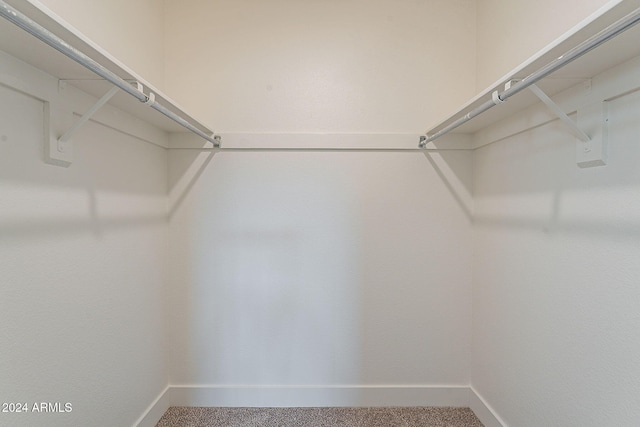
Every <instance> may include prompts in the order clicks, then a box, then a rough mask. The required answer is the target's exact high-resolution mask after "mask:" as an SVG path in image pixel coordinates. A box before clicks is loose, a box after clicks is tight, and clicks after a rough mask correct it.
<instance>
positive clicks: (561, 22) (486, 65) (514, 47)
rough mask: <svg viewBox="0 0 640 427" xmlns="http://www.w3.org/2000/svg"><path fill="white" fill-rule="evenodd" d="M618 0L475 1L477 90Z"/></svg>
mask: <svg viewBox="0 0 640 427" xmlns="http://www.w3.org/2000/svg"><path fill="white" fill-rule="evenodd" d="M616 1H618V0H613V1H609V0H563V1H555V0H538V1H524V0H520V1H513V0H510V1H504V0H478V22H477V29H478V33H477V38H476V43H477V55H478V62H477V88H476V89H477V90H478V91H480V90H482V89H484V88H485V87H487V86H489V85H490V84H492V83H494V82H495V81H496V80H498V79H499V78H500V77H502V76H504V75H505V74H507V73H508V72H509V71H511V70H512V69H514V68H515V67H516V66H518V65H520V64H521V63H522V62H524V61H525V60H527V59H528V58H529V57H530V56H532V55H533V54H535V53H536V52H538V51H539V50H541V49H542V48H544V47H545V46H547V45H548V44H550V43H551V42H553V41H554V40H555V39H557V38H558V37H560V36H561V35H563V34H564V33H566V32H567V31H568V30H569V29H571V28H572V27H573V26H574V25H577V24H578V23H579V22H580V21H582V20H583V19H585V18H587V17H588V16H590V15H591V14H592V13H594V12H596V11H597V10H598V9H599V8H600V7H602V6H604V5H605V4H608V3H614V2H616Z"/></svg>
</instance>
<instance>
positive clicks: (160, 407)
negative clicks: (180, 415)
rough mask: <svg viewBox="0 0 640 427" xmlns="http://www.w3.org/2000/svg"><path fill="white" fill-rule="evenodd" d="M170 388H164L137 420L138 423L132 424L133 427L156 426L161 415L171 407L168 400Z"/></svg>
mask: <svg viewBox="0 0 640 427" xmlns="http://www.w3.org/2000/svg"><path fill="white" fill-rule="evenodd" d="M170 388H171V387H170V386H167V387H165V389H164V390H163V391H162V393H160V395H159V396H158V397H157V398H156V400H154V401H153V403H152V404H151V405H149V407H148V408H147V410H146V411H145V412H144V413H143V414H142V416H140V418H138V421H136V422H135V423H134V424H133V426H134V427H155V425H156V424H158V421H160V418H162V415H163V414H164V413H165V412H167V409H169V406H171V401H170V399H169V389H170Z"/></svg>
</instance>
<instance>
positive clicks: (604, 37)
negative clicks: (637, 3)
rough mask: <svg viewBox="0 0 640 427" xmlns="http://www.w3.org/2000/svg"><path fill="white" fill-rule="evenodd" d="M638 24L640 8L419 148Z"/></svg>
mask: <svg viewBox="0 0 640 427" xmlns="http://www.w3.org/2000/svg"><path fill="white" fill-rule="evenodd" d="M638 22H640V8H638V9H636V10H634V11H633V12H631V13H630V14H628V15H627V16H625V17H623V18H621V19H619V20H618V21H616V22H614V23H613V24H611V25H610V26H608V27H607V28H605V29H604V30H602V31H600V32H599V33H597V34H595V35H593V36H592V37H589V38H588V39H587V40H585V41H583V42H582V43H580V44H579V45H577V46H576V47H574V48H573V49H571V50H569V51H567V52H566V53H565V54H563V55H561V56H560V57H558V58H556V59H554V60H553V61H551V62H549V63H548V64H547V65H545V66H544V67H542V68H540V69H539V70H537V71H535V72H533V73H531V74H529V75H528V76H527V77H525V78H524V79H522V80H520V81H518V82H517V83H514V84H513V85H511V87H509V88H507V89H505V90H504V92H502V93H500V92H498V91H497V90H496V91H495V92H493V94H492V99H491V100H489V101H487V102H485V103H484V104H482V105H480V106H479V107H477V108H475V109H473V110H471V111H470V112H468V113H467V114H465V115H464V116H462V117H460V118H458V119H457V120H456V121H454V122H453V123H451V124H449V125H448V126H446V127H444V128H442V129H441V130H439V131H438V132H436V133H434V134H433V135H428V136H427V137H426V138H424V137H423V139H421V140H420V144H419V147H420V148H424V147H425V145H426V144H427V143H429V142H431V141H433V140H435V139H437V138H439V137H441V136H442V135H444V134H446V133H449V132H451V131H452V130H453V129H455V128H457V127H459V126H461V125H463V124H464V123H466V122H468V121H469V120H471V119H473V118H474V117H476V116H478V115H480V114H482V113H484V112H485V111H487V110H488V109H490V108H492V107H494V106H495V105H498V104H500V103H502V102H504V101H506V100H507V99H508V98H510V97H512V96H513V95H515V94H516V93H518V92H521V91H522V90H524V89H526V88H528V87H529V86H531V85H532V84H534V83H536V82H538V81H539V80H542V79H543V78H545V77H547V76H548V75H549V74H551V73H553V72H555V71H557V70H559V69H560V68H562V67H564V66H565V65H567V64H568V63H570V62H571V61H573V60H575V59H577V58H579V57H581V56H582V55H584V54H585V53H587V52H589V51H591V50H593V49H595V48H596V47H598V46H600V45H601V44H603V43H605V42H606V41H608V40H610V39H612V38H614V37H615V36H617V35H618V34H620V33H622V32H624V31H626V30H628V29H629V28H631V27H632V26H634V25H635V24H637V23H638Z"/></svg>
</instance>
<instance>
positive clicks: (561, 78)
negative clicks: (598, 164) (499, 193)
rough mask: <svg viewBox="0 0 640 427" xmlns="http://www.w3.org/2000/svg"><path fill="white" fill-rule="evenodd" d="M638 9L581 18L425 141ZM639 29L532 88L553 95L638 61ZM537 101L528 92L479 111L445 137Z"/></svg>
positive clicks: (617, 6)
mask: <svg viewBox="0 0 640 427" xmlns="http://www.w3.org/2000/svg"><path fill="white" fill-rule="evenodd" d="M638 7H640V1H639V0H619V1H617V2H616V1H614V2H610V3H609V4H608V5H607V6H605V7H603V9H601V10H600V11H599V13H596V14H594V15H592V16H591V17H589V18H587V19H586V20H584V21H583V22H581V23H580V24H578V25H577V26H576V27H574V28H573V29H572V30H570V31H569V32H567V33H565V34H564V35H563V36H561V37H560V38H558V39H556V40H555V41H554V42H553V43H551V44H550V45H549V46H547V47H545V48H544V49H542V50H541V51H539V52H538V53H537V54H536V55H534V56H533V57H531V58H529V60H527V61H525V62H524V63H522V64H521V65H519V66H518V67H517V68H515V69H514V70H512V71H511V72H509V73H508V74H506V75H505V76H504V77H502V78H501V79H499V80H498V81H497V82H495V83H494V84H492V85H491V86H489V87H487V88H486V89H485V90H483V91H482V92H480V93H479V94H478V95H477V96H475V97H474V98H473V99H471V100H470V101H468V102H467V103H465V104H464V105H463V106H461V107H460V108H458V109H457V110H456V111H454V112H453V113H451V114H449V115H447V116H446V118H444V119H443V120H441V121H439V122H437V123H435V124H434V125H432V126H431V127H430V128H429V129H428V130H427V132H426V133H427V135H433V134H435V133H437V132H439V131H441V130H442V129H444V128H446V127H447V126H449V125H450V124H452V123H453V122H455V121H456V120H457V119H458V118H460V117H463V116H465V115H466V114H468V113H470V112H471V111H473V110H475V109H476V108H478V107H480V106H481V105H482V104H484V103H486V102H487V101H489V100H491V99H492V94H493V93H494V92H495V91H498V92H501V91H504V89H505V87H504V86H505V84H506V83H507V82H509V81H512V80H522V79H523V78H525V77H527V76H529V75H530V74H531V73H534V72H536V71H537V70H539V69H541V68H542V67H544V66H546V65H547V64H549V63H551V62H552V61H554V60H556V59H557V58H559V57H560V56H561V55H563V54H565V53H566V52H568V51H569V50H571V49H572V48H574V47H575V46H577V45H578V44H579V43H581V42H584V41H585V40H587V39H589V38H590V37H592V36H594V35H595V34H597V33H599V32H600V31H602V30H604V29H605V28H607V27H608V26H610V25H612V24H613V23H615V22H616V21H618V20H619V19H622V18H624V17H625V16H627V15H629V14H631V13H633V12H634V11H635V10H636V9H637V8H638ZM639 40H640V25H636V26H635V27H634V28H630V29H629V30H627V31H625V32H623V33H621V34H620V35H618V36H616V37H614V38H612V39H611V40H609V41H607V42H606V43H605V44H604V45H603V46H599V47H597V48H595V49H594V50H592V51H590V52H588V53H586V54H585V55H584V56H582V57H580V58H578V59H576V60H574V61H573V62H570V63H568V64H567V65H566V66H564V67H562V68H561V69H559V70H558V71H556V72H554V73H553V74H551V75H550V76H548V77H546V78H544V79H542V80H541V81H539V82H538V83H537V86H538V87H540V88H541V89H542V90H544V92H545V93H546V94H547V95H554V94H557V93H559V92H561V91H563V90H566V89H568V88H570V87H572V86H575V85H577V84H580V83H581V82H586V81H588V80H590V79H591V78H592V77H594V76H596V75H598V74H600V73H602V72H604V71H606V70H607V69H609V68H612V67H614V66H616V65H618V64H621V63H623V62H625V61H628V60H630V59H632V58H634V57H636V56H638V55H640V42H639ZM538 102H540V99H539V98H538V97H537V96H536V95H535V94H534V93H533V92H532V91H529V90H525V91H522V92H520V93H518V94H516V95H515V96H513V97H512V98H509V99H508V100H506V101H505V102H504V103H502V104H499V105H496V106H495V107H493V108H491V109H489V110H487V111H485V112H484V113H482V114H480V115H478V116H476V117H474V118H472V119H471V120H469V121H468V122H466V123H464V124H462V125H460V126H459V127H457V128H456V129H454V130H452V131H451V133H457V134H474V133H476V132H478V131H480V130H481V129H484V128H486V127H488V126H489V125H491V124H493V123H496V122H498V121H500V120H503V119H506V118H508V117H510V116H512V115H514V114H516V113H517V112H519V111H522V110H524V109H525V108H527V107H530V106H532V105H534V104H536V103H538Z"/></svg>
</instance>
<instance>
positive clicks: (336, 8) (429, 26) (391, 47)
mask: <svg viewBox="0 0 640 427" xmlns="http://www.w3.org/2000/svg"><path fill="white" fill-rule="evenodd" d="M165 4H166V16H167V17H168V18H167V20H166V26H167V27H166V28H167V31H166V34H165V36H166V46H167V48H166V67H167V68H166V78H167V87H166V89H167V93H168V94H169V95H171V96H173V97H175V98H176V100H177V101H178V102H180V103H181V104H182V105H185V106H186V107H188V108H189V109H191V110H193V112H194V113H195V114H196V115H197V116H198V117H202V118H203V119H204V120H205V121H207V122H208V123H211V124H212V125H213V126H214V127H215V129H216V131H218V132H339V133H349V132H383V133H404V132H412V133H415V132H417V133H420V132H423V131H424V129H426V128H427V126H429V125H430V124H431V123H432V122H434V121H436V120H437V119H439V118H440V116H442V115H443V114H446V112H447V111H449V110H451V109H453V108H455V107H456V106H457V105H458V104H461V103H462V102H464V101H465V100H466V99H467V98H469V97H470V96H471V95H473V91H474V88H475V41H474V40H475V22H476V9H475V1H473V0H453V1H452V0H421V1H400V2H398V1H390V0H375V1H365V0H347V1H338V2H336V1H306V2H294V1H289V0H272V1H268V2H265V1H260V0H249V1H241V2H238V1H233V0H215V1H202V0H177V1H171V0H169V1H166V2H165ZM169 17H170V19H169Z"/></svg>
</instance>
